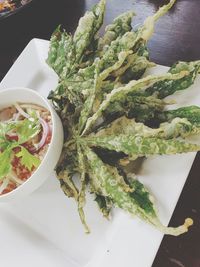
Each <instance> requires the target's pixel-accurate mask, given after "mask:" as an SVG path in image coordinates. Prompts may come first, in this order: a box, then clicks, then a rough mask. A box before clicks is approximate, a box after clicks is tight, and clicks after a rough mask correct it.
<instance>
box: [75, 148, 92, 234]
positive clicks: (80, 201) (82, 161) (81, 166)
mask: <svg viewBox="0 0 200 267" xmlns="http://www.w3.org/2000/svg"><path fill="white" fill-rule="evenodd" d="M77 152H78V161H79V169H80V171H81V189H80V192H79V195H78V212H79V216H80V219H81V222H82V224H83V225H84V227H85V231H86V233H90V229H89V227H88V225H87V223H86V220H85V214H84V210H83V208H84V206H85V202H86V199H85V190H86V165H85V159H84V155H83V152H82V149H81V146H78V151H77Z"/></svg>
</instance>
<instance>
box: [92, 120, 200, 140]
mask: <svg viewBox="0 0 200 267" xmlns="http://www.w3.org/2000/svg"><path fill="white" fill-rule="evenodd" d="M199 131H200V128H197V127H194V126H193V125H192V124H191V123H190V122H189V121H188V120H187V119H185V118H175V119H173V120H172V121H171V122H169V123H168V122H166V123H162V124H160V127H159V128H150V127H148V126H146V125H144V124H143V123H140V122H136V121H135V120H134V119H128V118H126V117H120V118H119V119H116V120H114V121H113V122H112V123H111V124H109V125H108V126H107V127H106V128H104V129H101V130H99V131H97V133H95V135H94V134H92V135H93V136H96V137H98V136H109V135H119V134H125V135H136V134H138V135H140V136H143V137H158V138H163V139H170V138H176V137H179V136H181V137H186V136H188V135H190V134H193V133H198V132H199Z"/></svg>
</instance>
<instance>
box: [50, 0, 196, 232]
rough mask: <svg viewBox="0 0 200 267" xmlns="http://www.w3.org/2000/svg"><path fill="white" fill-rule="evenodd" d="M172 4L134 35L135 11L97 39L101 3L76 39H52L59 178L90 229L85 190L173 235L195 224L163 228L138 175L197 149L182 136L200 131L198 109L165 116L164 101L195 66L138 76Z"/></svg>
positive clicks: (106, 210) (187, 81) (62, 35)
mask: <svg viewBox="0 0 200 267" xmlns="http://www.w3.org/2000/svg"><path fill="white" fill-rule="evenodd" d="M174 3H175V0H171V1H170V2H169V3H168V4H166V5H165V6H163V7H161V8H160V9H159V10H158V11H157V13H155V14H154V15H153V16H150V17H148V18H147V19H146V20H145V22H144V24H143V25H142V26H140V27H139V28H137V30H135V31H134V30H132V26H131V24H132V17H133V16H134V15H135V14H134V13H133V12H126V13H124V14H122V15H120V16H118V17H117V18H115V19H114V21H113V22H112V23H111V24H110V25H108V26H107V27H106V28H105V33H104V35H103V36H102V37H99V35H98V31H99V29H100V27H101V25H102V23H103V19H104V13H105V0H101V1H100V2H99V3H98V4H97V5H95V6H94V7H93V9H92V10H91V11H88V12H86V14H85V15H84V16H83V17H82V18H81V19H80V21H79V24H78V27H77V29H76V31H75V33H74V35H73V36H72V35H70V34H68V33H66V32H65V31H64V30H62V29H61V27H58V28H57V29H56V30H55V32H54V33H53V35H52V38H51V42H50V49H49V54H48V59H47V63H48V64H49V66H50V67H51V68H53V70H54V71H55V72H56V73H57V75H58V77H59V83H58V86H57V88H56V89H55V90H54V91H52V92H51V93H50V95H49V99H51V101H52V103H53V105H54V107H55V109H56V111H57V112H58V114H59V116H60V117H61V120H62V123H63V127H64V133H65V143H64V147H63V151H62V155H61V158H60V161H59V163H58V165H57V167H56V173H57V177H58V179H59V181H60V184H61V188H62V190H63V192H64V193H65V194H66V195H67V196H68V197H73V198H74V199H75V200H76V201H77V205H78V211H79V214H80V218H81V220H82V223H83V224H84V226H85V229H86V231H87V232H89V228H88V226H87V224H86V221H85V216H84V211H83V208H84V205H85V202H86V199H85V198H86V189H88V190H89V192H90V193H92V194H94V196H95V200H96V202H97V204H98V206H99V208H100V210H101V211H102V213H103V215H104V216H106V217H108V216H109V214H110V211H111V210H112V208H113V207H114V206H115V207H119V208H121V209H123V210H125V211H127V212H128V213H130V214H132V215H136V216H138V217H139V218H141V219H142V220H144V221H146V222H148V223H150V224H152V225H154V226H155V227H157V228H158V229H159V230H161V231H162V232H164V233H165V234H170V235H179V234H182V233H184V232H187V230H188V227H189V226H190V225H191V224H192V220H191V219H186V220H185V223H184V224H183V225H181V226H179V227H176V228H172V227H166V226H164V225H163V224H162V223H161V222H160V220H159V218H158V216H157V210H156V207H155V203H154V199H153V197H152V196H151V195H150V193H149V192H148V190H147V188H145V186H144V185H143V184H142V183H141V182H140V181H139V180H138V179H137V177H136V175H135V174H136V169H137V167H138V164H139V162H141V161H142V159H144V158H146V157H148V156H151V155H164V154H165V155H171V154H176V153H186V152H191V151H198V150H200V146H199V145H196V144H191V143H188V141H187V140H186V139H185V138H186V137H187V136H190V135H192V134H197V133H199V132H200V108H199V107H197V106H187V107H182V108H179V109H176V110H170V111H167V109H166V107H167V106H168V105H169V103H167V102H166V100H165V97H167V96H169V95H172V94H174V93H175V92H176V91H180V90H184V89H186V88H188V87H189V86H190V85H192V84H193V82H194V80H195V78H196V76H197V74H198V71H199V68H200V61H194V62H178V63H176V64H174V65H173V66H172V67H171V68H170V69H169V71H168V72H167V73H165V74H162V75H151V76H147V77H145V78H143V77H142V76H143V74H144V72H145V70H146V69H147V68H150V67H152V66H154V65H155V64H153V63H152V62H150V61H149V52H148V49H147V42H148V40H149V39H150V37H151V36H152V34H153V31H154V24H155V22H156V21H157V20H158V19H159V18H160V17H161V16H162V15H164V14H165V13H166V12H167V11H168V10H169V9H170V8H171V7H172V6H173V4H174ZM75 174H78V177H79V178H78V179H79V183H77V181H75V180H76V179H77V178H74V175H75ZM77 184H79V186H78V185H77Z"/></svg>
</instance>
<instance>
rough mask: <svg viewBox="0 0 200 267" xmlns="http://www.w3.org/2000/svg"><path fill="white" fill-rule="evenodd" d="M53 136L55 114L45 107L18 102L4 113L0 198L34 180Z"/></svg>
mask: <svg viewBox="0 0 200 267" xmlns="http://www.w3.org/2000/svg"><path fill="white" fill-rule="evenodd" d="M51 137H52V120H51V115H50V112H49V111H48V110H47V109H45V108H44V107H41V106H38V105H35V104H25V103H21V104H20V103H16V104H14V105H12V106H9V107H6V108H4V109H2V110H0V195H2V194H6V193H9V192H11V191H12V190H14V189H15V188H17V187H18V186H20V185H21V184H23V183H24V182H25V181H26V180H27V179H28V178H30V177H31V175H32V174H33V172H34V171H35V170H36V169H37V168H38V167H39V165H40V163H41V162H42V160H43V158H44V156H45V154H46V152H47V150H48V147H49V143H50V141H51Z"/></svg>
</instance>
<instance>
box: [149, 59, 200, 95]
mask: <svg viewBox="0 0 200 267" xmlns="http://www.w3.org/2000/svg"><path fill="white" fill-rule="evenodd" d="M199 68H200V61H193V62H181V61H180V62H178V63H176V64H174V65H173V66H172V67H171V68H170V70H169V73H172V74H177V73H180V72H182V71H185V72H188V73H187V75H185V76H184V77H180V79H178V80H173V81H165V82H158V83H156V84H155V85H153V86H152V87H150V88H148V89H147V91H146V92H145V95H152V94H156V95H157V96H158V97H159V98H164V97H166V96H168V95H172V94H174V93H175V92H176V91H180V90H184V89H186V88H188V87H189V86H191V85H192V84H193V83H194V80H195V78H196V77H197V73H198V71H199Z"/></svg>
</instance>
